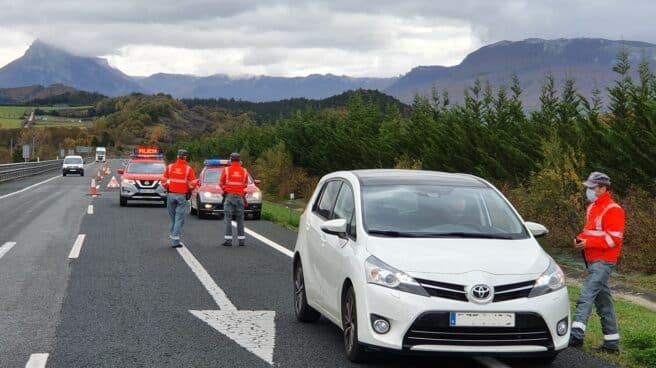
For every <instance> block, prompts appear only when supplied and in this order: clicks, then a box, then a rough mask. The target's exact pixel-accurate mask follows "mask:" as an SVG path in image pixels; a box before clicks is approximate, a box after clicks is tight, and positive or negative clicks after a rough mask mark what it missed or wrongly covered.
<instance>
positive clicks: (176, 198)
mask: <svg viewBox="0 0 656 368" xmlns="http://www.w3.org/2000/svg"><path fill="white" fill-rule="evenodd" d="M188 157H189V154H188V153H187V151H186V150H183V149H181V150H178V154H177V161H176V162H175V163H172V164H170V165H168V166H167V167H166V170H165V171H164V176H163V177H162V186H163V187H164V189H166V190H167V191H168V194H167V199H166V206H167V208H168V210H169V217H170V218H171V228H170V230H169V238H170V239H171V246H172V247H173V248H179V247H181V246H183V243H182V242H181V241H180V235H181V234H182V226H183V225H184V219H185V215H186V213H187V206H188V205H189V203H188V200H189V194H190V193H191V191H192V190H193V189H194V187H195V186H196V184H197V181H196V173H194V169H192V168H191V166H189V164H188V163H187V158H188Z"/></svg>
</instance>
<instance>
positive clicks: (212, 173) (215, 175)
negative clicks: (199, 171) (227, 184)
mask: <svg viewBox="0 0 656 368" xmlns="http://www.w3.org/2000/svg"><path fill="white" fill-rule="evenodd" d="M219 176H221V171H219V170H208V171H205V175H204V176H203V183H210V184H218V183H219Z"/></svg>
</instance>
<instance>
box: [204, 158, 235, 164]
mask: <svg viewBox="0 0 656 368" xmlns="http://www.w3.org/2000/svg"><path fill="white" fill-rule="evenodd" d="M203 165H205V166H228V165H230V160H221V159H218V158H214V159H210V160H205V161H204V162H203Z"/></svg>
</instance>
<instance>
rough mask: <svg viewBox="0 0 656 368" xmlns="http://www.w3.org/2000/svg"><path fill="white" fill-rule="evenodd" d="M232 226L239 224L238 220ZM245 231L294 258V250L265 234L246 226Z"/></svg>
mask: <svg viewBox="0 0 656 368" xmlns="http://www.w3.org/2000/svg"><path fill="white" fill-rule="evenodd" d="M232 226H237V222H236V221H233V222H232ZM244 232H245V233H246V234H248V235H250V236H252V237H253V238H255V239H257V240H259V241H261V242H262V243H264V244H266V245H268V246H270V247H271V248H273V249H275V250H277V251H278V252H280V253H282V254H284V255H286V256H287V257H289V258H293V257H294V252H292V251H291V250H289V249H287V248H285V247H284V246H282V245H280V244H278V243H276V242H274V241H273V240H271V239H268V238H266V237H264V236H262V235H260V234H258V233H256V232H255V231H253V230H251V229H249V228H247V227H244Z"/></svg>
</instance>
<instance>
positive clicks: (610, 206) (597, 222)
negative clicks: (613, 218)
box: [595, 203, 620, 230]
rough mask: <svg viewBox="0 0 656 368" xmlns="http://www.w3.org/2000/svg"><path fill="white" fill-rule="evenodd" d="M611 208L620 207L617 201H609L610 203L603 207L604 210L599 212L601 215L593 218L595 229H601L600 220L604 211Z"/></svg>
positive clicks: (604, 213)
mask: <svg viewBox="0 0 656 368" xmlns="http://www.w3.org/2000/svg"><path fill="white" fill-rule="evenodd" d="M613 208H620V206H619V205H618V204H617V203H611V204H609V205H608V206H606V208H604V211H603V212H602V213H601V215H599V216H598V217H597V218H596V219H595V226H596V227H597V230H601V227H602V223H601V222H602V220H603V218H604V216H605V215H606V212H608V211H609V210H611V209H613Z"/></svg>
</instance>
